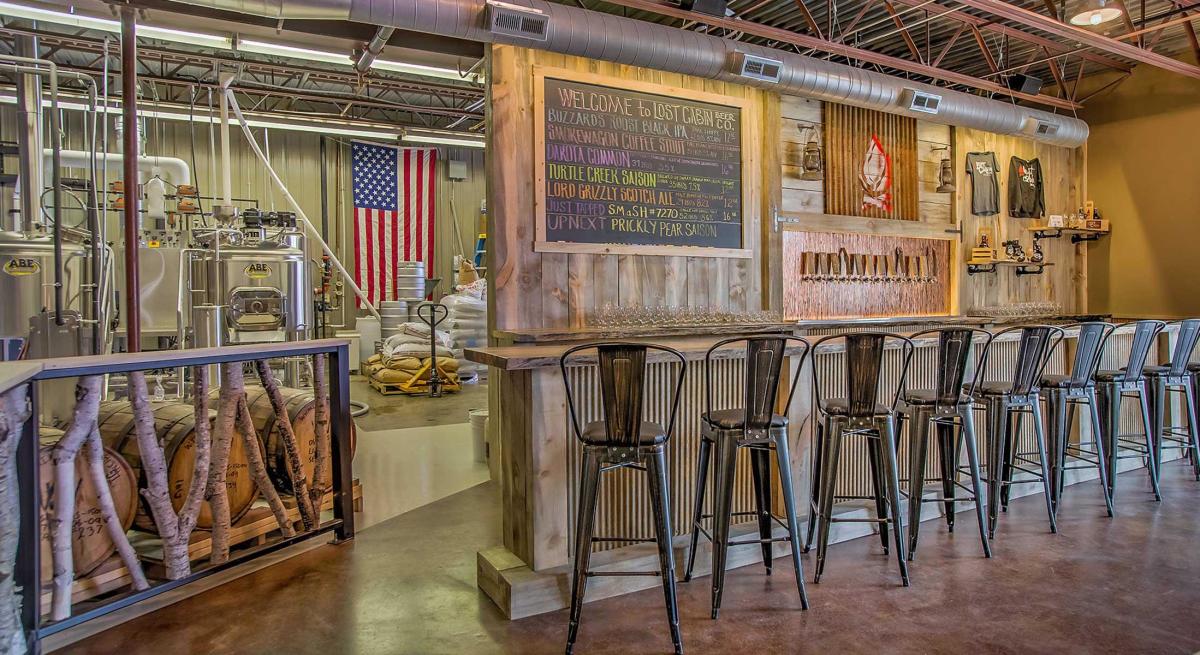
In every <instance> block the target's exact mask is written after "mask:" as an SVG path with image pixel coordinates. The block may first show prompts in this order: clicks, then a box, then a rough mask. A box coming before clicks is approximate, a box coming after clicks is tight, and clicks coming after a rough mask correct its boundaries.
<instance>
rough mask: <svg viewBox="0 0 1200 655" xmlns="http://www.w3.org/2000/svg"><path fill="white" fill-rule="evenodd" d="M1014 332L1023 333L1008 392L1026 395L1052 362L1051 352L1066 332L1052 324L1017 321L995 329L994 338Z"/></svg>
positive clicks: (1034, 386) (1039, 380)
mask: <svg viewBox="0 0 1200 655" xmlns="http://www.w3.org/2000/svg"><path fill="white" fill-rule="evenodd" d="M1011 332H1020V333H1021V343H1020V346H1019V347H1018V349H1017V361H1016V364H1015V366H1014V370H1013V378H1012V386H1011V387H1010V388H1009V391H1008V392H1009V393H1010V394H1012V395H1014V396H1024V395H1027V394H1029V393H1031V392H1032V391H1033V390H1034V389H1035V388H1037V385H1038V383H1039V382H1041V379H1042V373H1043V372H1045V370H1046V365H1047V364H1049V363H1050V355H1052V354H1053V353H1054V349H1055V348H1057V347H1058V344H1060V343H1062V340H1063V339H1064V338H1066V336H1067V333H1066V331H1065V330H1063V329H1062V328H1060V327H1056V326H1053V325H1018V326H1016V327H1011V328H1008V329H1007V330H1001V331H1000V332H997V333H996V336H995V337H994V339H995V340H1000V338H1001V337H1002V336H1004V335H1006V334H1009V333H1011Z"/></svg>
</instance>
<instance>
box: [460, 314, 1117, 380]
mask: <svg viewBox="0 0 1200 655" xmlns="http://www.w3.org/2000/svg"><path fill="white" fill-rule="evenodd" d="M1099 318H1103V317H1100V316H1095V315H1088V316H1082V315H1076V316H1041V317H1028V318H1024V319H995V318H990V317H979V316H934V317H918V318H909V317H898V318H879V319H874V318H867V319H843V320H828V321H798V322H795V323H773V324H759V325H754V326H738V325H718V326H690V327H679V328H670V329H667V330H663V329H661V328H659V329H656V328H653V327H634V328H631V329H622V328H611V329H601V330H592V329H581V330H566V329H564V330H555V331H549V330H543V331H537V330H530V331H528V332H521V333H520V334H522V335H533V334H536V333H537V332H544V333H546V334H547V338H546V339H545V340H544V341H540V342H525V341H521V342H517V343H515V344H513V345H508V346H486V347H479V348H468V349H466V351H465V356H466V358H467V359H468V360H470V361H472V362H475V363H478V364H485V365H487V366H494V367H496V368H499V369H502V370H506V371H515V370H528V369H538V368H546V367H553V366H558V362H559V358H560V357H562V354H563V353H564V352H566V351H567V350H569V349H570V348H572V347H574V346H577V345H579V344H580V343H585V342H588V341H605V340H624V341H633V342H639V343H654V344H658V345H663V346H670V347H672V348H675V349H676V350H679V351H680V352H681V353H683V355H684V357H685V358H687V359H689V360H698V359H702V358H703V357H704V354H705V352H707V351H708V349H709V348H710V347H712V345H713V344H714V343H716V342H718V341H720V340H722V339H725V338H729V337H733V336H738V335H748V334H767V333H775V334H778V333H781V332H786V333H789V334H800V335H803V334H804V332H806V331H808V330H814V329H829V328H842V327H865V328H882V327H892V326H902V325H917V324H919V325H931V324H932V325H939V326H952V325H969V326H984V325H990V326H996V327H1009V326H1012V325H1017V324H1020V323H1037V322H1053V323H1067V322H1071V323H1073V322H1079V321H1085V320H1097V319H1099ZM911 333H912V331H907V332H906V331H900V332H898V334H902V335H905V336H907V334H911ZM505 334H516V333H513V332H509V333H505ZM550 334H553V335H554V336H555V337H558V338H550V337H549V335H550ZM568 334H571V335H574V337H573V338H571V339H567V338H565V335H568ZM814 336H816V335H814ZM812 338H813V337H811V336H810V337H809V339H810V340H811V339H812ZM930 340H931V341H932V339H930ZM918 345H923V344H918ZM827 346H828V348H829V349H830V350H833V349H836V348H838V347H840V344H827ZM802 348H803V346H800V345H797V346H795V347H794V350H793V351H791V352H789V354H797V353H799V352H800V351H801V349H802ZM824 351H825V349H824V348H823V349H822V352H824ZM741 352H742V351H741V348H740V347H738V346H736V345H731V346H730V347H729V348H727V349H722V350H721V351H718V353H717V358H723V357H736V356H737V355H738V354H740V353H741ZM648 356H649V358H650V360H651V361H665V360H666V359H669V355H665V354H663V353H650V354H649V355H648ZM594 359H595V358H594V357H592V358H591V360H589V359H588V358H587V357H583V356H581V357H580V359H579V360H578V361H579V363H581V364H582V363H587V362H589V361H592V360H594Z"/></svg>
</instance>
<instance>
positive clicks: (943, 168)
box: [935, 148, 954, 193]
mask: <svg viewBox="0 0 1200 655" xmlns="http://www.w3.org/2000/svg"><path fill="white" fill-rule="evenodd" d="M938 149H939V150H942V149H943V148H938ZM944 150H946V156H945V157H942V163H941V165H940V166H939V167H938V187H937V189H935V191H937V192H938V193H954V165H953V164H951V163H950V149H949V148H944Z"/></svg>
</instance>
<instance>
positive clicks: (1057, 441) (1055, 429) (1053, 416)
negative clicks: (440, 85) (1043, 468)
mask: <svg viewBox="0 0 1200 655" xmlns="http://www.w3.org/2000/svg"><path fill="white" fill-rule="evenodd" d="M1070 411H1071V410H1070V408H1069V406H1068V404H1067V392H1066V391H1063V390H1061V389H1054V390H1052V391H1050V393H1049V394H1047V395H1046V414H1047V416H1049V418H1050V420H1049V423H1050V431H1049V433H1048V434H1047V435H1046V449H1047V450H1048V451H1049V452H1050V457H1051V458H1052V459H1051V462H1050V492H1051V494H1052V495H1051V496H1050V500H1051V502H1052V504H1053V506H1054V511H1055V512H1057V511H1058V503H1059V501H1060V500H1061V499H1062V488H1063V487H1062V482H1063V478H1065V477H1066V472H1065V471H1064V470H1063V469H1065V468H1066V464H1067V440H1068V439H1069V438H1070V437H1069V428H1068V427H1067V414H1069V413H1070Z"/></svg>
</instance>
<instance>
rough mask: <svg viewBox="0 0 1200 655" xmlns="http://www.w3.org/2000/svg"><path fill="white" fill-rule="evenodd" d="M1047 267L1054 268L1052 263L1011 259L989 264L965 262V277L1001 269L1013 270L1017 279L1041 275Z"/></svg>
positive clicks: (994, 261)
mask: <svg viewBox="0 0 1200 655" xmlns="http://www.w3.org/2000/svg"><path fill="white" fill-rule="evenodd" d="M1047 266H1054V262H1041V263H1036V264H1035V263H1033V262H1018V261H1014V260H1011V259H997V260H993V261H990V262H971V261H968V262H967V275H975V274H977V273H995V272H996V271H997V270H999V269H1000V268H1001V267H1009V268H1015V269H1016V271H1015V272H1016V274H1017V276H1018V277H1020V276H1022V275H1041V274H1042V272H1043V271H1045V270H1046V267H1047Z"/></svg>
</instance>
